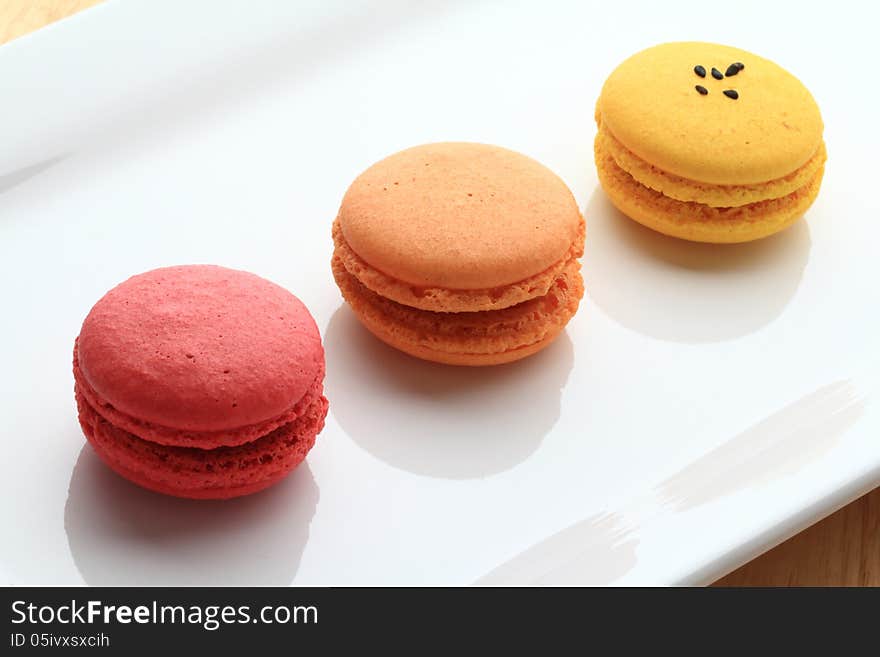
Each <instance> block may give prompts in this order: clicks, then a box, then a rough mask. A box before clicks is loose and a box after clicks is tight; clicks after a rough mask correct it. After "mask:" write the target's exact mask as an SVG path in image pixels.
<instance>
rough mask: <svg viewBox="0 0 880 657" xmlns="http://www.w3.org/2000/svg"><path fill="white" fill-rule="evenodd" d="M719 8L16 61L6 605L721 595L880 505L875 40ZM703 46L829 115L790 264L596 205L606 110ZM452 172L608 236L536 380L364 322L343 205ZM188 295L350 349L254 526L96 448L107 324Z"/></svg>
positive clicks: (274, 30)
mask: <svg viewBox="0 0 880 657" xmlns="http://www.w3.org/2000/svg"><path fill="white" fill-rule="evenodd" d="M716 4H717V6H713V5H712V4H711V3H710V4H709V5H707V4H706V3H705V2H689V3H680V4H677V5H676V4H671V3H632V2H622V1H618V2H611V3H609V2H601V3H592V4H591V3H584V2H570V3H545V2H535V3H533V4H524V5H520V6H517V7H513V6H512V3H506V2H496V3H491V2H480V3H473V2H456V3H443V2H436V3H410V2H403V1H400V2H372V3H366V2H355V3H353V2H341V1H336V2H313V3H288V2H260V3H242V2H236V1H233V0H224V1H222V2H217V1H208V0H199V1H190V2H185V3H180V2H170V1H169V2H155V1H153V0H112V1H111V2H109V3H107V4H105V5H102V6H99V7H98V8H96V9H92V10H89V11H87V12H84V13H83V14H81V15H78V16H75V17H73V18H72V19H69V20H66V21H63V22H62V23H60V24H57V25H54V26H51V27H49V28H48V29H46V30H43V31H41V32H40V33H37V34H35V35H32V36H29V37H25V38H22V39H20V40H18V41H15V42H13V43H11V44H9V45H6V46H4V47H2V48H0V80H2V87H3V89H2V93H0V97H2V101H0V144H2V148H0V280H2V281H3V283H2V284H3V300H4V313H3V315H4V319H3V322H2V323H0V338H2V345H3V365H4V368H3V371H4V376H3V377H2V383H0V386H2V395H0V399H2V400H3V402H2V403H3V409H4V411H3V428H2V444H3V449H4V453H5V454H6V455H7V456H6V457H5V464H6V467H5V470H4V476H3V477H2V478H0V481H2V483H0V487H2V488H0V490H2V493H3V494H2V495H0V508H2V518H0V519H2V522H3V526H4V528H5V529H4V540H3V541H2V542H0V578H3V579H4V580H5V581H6V582H8V583H11V584H46V583H65V584H66V583H83V582H85V583H88V584H127V583H145V584H199V583H202V584H226V583H241V584H288V583H294V584H467V583H471V582H475V581H486V582H501V583H528V582H546V583H572V584H579V583H590V584H611V583H615V584H636V583H638V584H683V583H684V584H686V583H702V582H707V581H711V580H712V579H714V578H716V577H718V576H720V575H723V574H724V573H725V572H727V571H728V570H730V569H732V568H734V567H736V566H738V565H739V564H741V563H743V562H744V561H746V560H747V559H748V558H750V557H752V556H754V555H756V554H758V553H759V552H761V551H763V550H764V549H766V548H768V547H769V546H771V545H773V544H774V543H776V542H778V541H780V540H782V539H784V538H786V537H787V536H789V535H791V534H793V533H794V532H796V531H798V530H799V529H801V528H803V527H804V526H806V525H808V524H810V523H811V522H813V521H815V520H817V519H819V518H820V517H822V516H823V515H825V514H827V513H830V512H831V511H833V510H834V509H835V508H837V507H839V506H840V505H843V504H845V503H847V502H849V501H850V500H852V499H854V498H855V497H857V496H858V495H860V494H861V493H863V492H865V491H867V490H869V489H870V488H872V487H874V486H876V485H877V484H878V481H880V440H878V435H880V408H878V393H880V385H878V384H880V381H878V379H880V371H878V363H880V347H878V336H880V310H878V298H880V295H878V291H877V285H878V283H880V257H878V255H877V239H878V237H880V203H878V200H877V199H878V196H877V194H875V193H874V188H875V187H876V184H877V183H876V180H875V177H876V161H877V160H876V158H877V152H878V150H880V139H878V130H877V127H876V125H877V124H876V121H877V106H878V101H880V94H878V88H880V84H878V83H877V81H876V80H875V79H874V77H873V73H874V71H873V69H874V64H875V62H876V56H875V55H876V53H875V52H874V51H873V49H872V45H873V43H874V41H875V38H876V35H875V34H874V31H875V25H876V21H875V20H871V19H870V17H865V16H864V15H863V13H864V7H865V5H863V4H862V5H859V6H858V7H856V6H855V3H852V4H853V6H852V7H850V8H847V7H846V3H835V11H834V12H832V13H824V12H818V11H816V12H813V11H807V10H806V9H804V8H803V6H802V5H801V4H800V3H788V4H786V3H767V2H755V3H749V2H738V3H736V4H735V5H734V6H732V5H730V3H720V4H719V3H716ZM857 9H858V11H856V10H857ZM857 13H858V14H860V15H862V18H861V19H860V20H859V21H855V22H853V21H852V16H853V15H855V14H857ZM794 19H796V20H794ZM678 39H699V40H707V41H720V42H728V43H732V44H734V45H738V46H740V47H743V48H746V49H749V50H752V51H755V52H758V53H760V54H762V55H764V56H767V57H769V58H771V59H774V60H776V61H778V62H779V63H781V64H782V65H783V66H785V67H787V68H789V69H790V70H792V71H794V72H795V73H796V74H797V75H799V76H800V77H801V78H802V79H803V80H804V82H805V83H806V84H807V86H808V87H809V88H810V89H811V90H812V92H813V93H814V95H815V96H816V98H817V99H818V101H819V104H820V107H821V108H822V111H823V115H824V118H825V121H826V138H827V144H828V151H829V158H830V159H829V162H828V167H827V173H826V178H825V182H824V185H823V188H822V192H821V194H820V196H819V199H818V201H817V202H816V204H815V205H814V206H813V208H812V209H811V210H810V211H809V212H808V214H807V216H806V219H805V220H804V221H801V222H800V223H798V224H797V225H796V226H795V227H793V228H791V229H790V230H788V231H787V232H785V233H783V234H782V235H779V236H776V237H774V238H771V239H768V240H765V241H763V242H760V243H755V244H750V245H742V246H731V247H723V246H717V247H716V246H708V245H698V244H688V243H684V242H679V241H675V240H671V239H667V238H665V237H662V236H659V235H656V234H653V233H651V232H649V231H647V230H644V229H642V228H641V227H639V226H637V225H635V224H633V223H632V222H629V221H628V220H626V219H624V218H623V217H621V216H620V215H619V214H618V213H616V212H615V211H614V210H613V209H612V208H611V206H610V205H609V203H608V201H607V200H606V198H605V197H604V195H603V194H602V192H601V190H600V189H599V188H598V186H597V181H596V175H595V171H594V167H593V161H592V139H593V135H594V133H595V128H594V123H593V106H594V103H595V100H596V97H597V95H598V93H599V90H600V88H601V85H602V81H603V80H604V78H605V76H606V75H607V74H608V73H609V72H610V71H611V70H612V69H613V67H614V66H615V65H616V64H617V63H618V62H620V61H621V60H622V59H624V58H625V57H626V56H628V55H629V54H631V53H633V52H635V51H637V50H640V49H642V48H644V47H647V46H649V45H652V44H654V43H658V42H663V41H671V40H678ZM819 44H821V45H819ZM644 74H645V76H646V77H648V76H655V75H663V71H649V70H646V71H645V73H644ZM439 140H471V141H481V142H488V143H495V144H500V145H504V146H507V147H510V148H513V149H516V150H519V151H522V152H525V153H527V154H529V155H531V156H533V157H535V158H537V159H538V160H540V161H542V162H544V163H546V164H547V165H548V166H549V167H551V168H552V169H554V170H555V171H556V172H558V173H559V174H560V175H561V176H562V177H563V178H564V179H565V180H566V182H567V183H568V184H569V185H570V186H571V188H572V190H573V191H574V193H575V196H576V197H577V199H578V201H579V203H580V204H581V206H582V208H583V210H584V213H585V217H586V220H587V227H588V228H587V248H586V253H585V255H584V259H583V265H584V272H585V279H586V285H587V296H586V298H585V300H584V303H583V305H582V306H581V310H580V312H579V313H578V315H577V317H576V318H575V319H574V320H573V321H572V323H571V324H570V326H569V328H568V330H567V332H566V334H565V335H564V336H563V337H561V338H560V339H559V340H558V341H557V342H556V343H555V344H554V345H553V346H552V347H551V348H549V349H547V350H546V351H545V352H543V353H541V354H540V355H538V356H536V357H533V358H530V359H528V360H526V361H523V362H521V363H518V364H514V365H511V366H506V367H499V368H493V369H476V370H475V369H456V368H448V367H440V366H435V365H431V364H429V363H422V362H419V361H416V360H413V359H410V358H408V357H406V356H403V355H400V354H398V353H396V352H393V351H392V350H390V349H388V348H386V347H385V346H383V345H381V344H379V343H377V341H376V340H374V339H373V338H371V337H370V336H369V335H367V334H366V332H365V331H364V330H362V329H361V328H360V327H359V325H358V324H357V322H356V321H355V320H354V318H353V317H352V314H351V313H350V312H349V311H348V310H347V309H346V308H345V307H344V306H343V304H342V301H341V298H340V295H339V293H338V291H337V289H336V287H335V286H334V283H333V280H332V277H331V275H330V270H329V260H330V254H331V250H332V244H331V239H330V224H331V221H332V220H333V217H334V215H335V213H336V210H337V208H338V204H339V201H340V199H341V197H342V194H343V192H344V191H345V189H346V187H347V185H348V184H349V182H350V181H351V180H352V179H353V178H354V176H355V175H357V173H359V172H360V171H361V170H362V169H364V168H365V167H367V166H368V165H369V164H371V163H372V162H374V161H375V160H377V159H379V158H381V157H383V156H385V155H387V154H390V153H392V152H394V151H396V150H399V149H401V148H404V147H407V146H410V145H414V144H418V143H423V142H429V141H439ZM191 262H210V263H216V264H222V265H226V266H230V267H236V268H241V269H246V270H250V271H253V272H255V273H257V274H260V275H262V276H264V277H266V278H269V279H271V280H273V281H276V282H277V283H279V284H281V285H284V286H286V287H287V288H289V289H290V290H292V291H293V292H294V293H295V294H297V295H298V296H299V297H300V298H302V299H303V301H305V303H306V304H307V305H308V306H309V308H310V309H311V310H312V312H313V314H314V315H315V318H316V319H317V322H318V325H319V327H320V329H321V331H322V334H323V336H324V339H325V343H326V351H327V363H328V370H327V380H326V390H327V396H328V397H329V399H330V403H331V406H330V415H329V416H328V419H327V426H326V428H325V429H324V431H323V433H322V434H321V435H320V436H319V440H318V444H317V446H316V447H315V449H314V450H313V452H312V453H311V454H310V456H309V458H308V464H307V465H306V466H303V467H301V468H300V469H299V470H297V471H296V472H295V474H294V475H292V476H291V477H290V478H289V479H288V480H286V481H285V482H284V483H283V484H281V485H279V486H277V487H276V488H274V489H271V490H269V491H267V492H265V493H263V494H260V495H256V496H254V497H252V498H246V499H241V500H236V501H231V502H227V503H199V502H190V501H183V500H174V499H170V498H165V497H161V496H158V495H153V494H151V493H147V492H144V491H142V490H140V489H138V488H136V487H134V486H132V485H129V484H128V483H126V482H124V481H122V480H121V479H119V478H117V477H116V476H115V475H113V474H111V473H110V472H109V471H107V470H106V469H105V468H104V467H103V466H102V465H101V464H100V463H99V462H98V460H97V459H96V457H95V456H94V455H93V454H92V452H91V450H90V449H89V448H88V447H84V440H83V437H82V435H81V432H80V429H79V427H78V425H77V421H76V414H75V409H74V403H73V381H72V375H71V372H70V361H71V348H72V345H73V340H74V337H75V336H76V334H77V332H78V330H79V326H80V323H81V322H82V320H83V318H84V316H85V314H86V313H87V312H88V310H89V308H90V307H91V305H92V304H93V303H94V302H95V301H96V300H97V299H98V298H99V297H100V296H101V295H102V294H103V293H104V292H105V291H106V290H108V289H109V288H110V287H112V286H113V285H115V284H116V283H118V282H120V281H121V280H123V279H125V278H127V277H128V276H130V275H132V274H134V273H138V272H141V271H145V270H148V269H152V268H154V267H158V266H163V265H171V264H179V263H191Z"/></svg>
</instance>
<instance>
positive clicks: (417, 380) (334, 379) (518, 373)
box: [324, 305, 574, 479]
mask: <svg viewBox="0 0 880 657" xmlns="http://www.w3.org/2000/svg"><path fill="white" fill-rule="evenodd" d="M324 343H325V347H326V354H327V379H326V384H325V385H326V389H327V397H328V399H330V413H332V414H333V416H334V418H335V419H336V420H337V422H338V423H339V425H340V426H341V427H342V429H343V430H344V431H345V432H346V434H348V436H350V437H351V439H352V440H354V442H355V443H356V444H358V445H359V446H360V447H362V448H363V449H365V450H366V451H367V452H369V453H370V454H372V455H373V456H375V457H377V458H379V459H381V460H382V461H385V462H386V463H388V464H390V465H392V466H394V467H396V468H400V469H401V470H406V471H409V472H414V473H416V474H421V475H427V476H430V477H440V478H447V479H467V478H475V477H486V476H488V475H492V474H495V473H498V472H503V471H504V470H508V469H509V468H512V467H513V466H515V465H517V464H518V463H521V462H522V461H524V460H525V459H526V458H528V457H529V455H530V454H532V453H533V452H534V451H535V450H536V449H537V448H538V446H539V445H540V444H541V441H542V440H543V438H544V436H545V435H546V434H547V432H548V431H549V430H550V428H551V427H552V426H553V425H554V424H555V423H556V421H557V420H558V419H559V410H560V399H561V390H562V388H563V386H564V385H565V382H566V380H567V379H568V374H569V372H570V371H571V368H572V364H573V361H574V350H573V347H572V344H571V340H570V339H569V337H568V335H567V334H566V333H564V332H563V334H562V335H560V336H559V338H557V339H556V341H555V342H553V344H551V345H550V346H549V347H547V348H546V349H544V350H543V351H541V352H539V353H538V354H535V355H534V356H531V357H529V358H526V359H524V360H521V361H519V362H516V363H510V364H508V365H497V366H495V367H482V368H480V367H477V368H472V367H455V366H451V365H438V364H435V363H429V362H425V361H421V360H418V359H416V358H412V357H410V356H407V355H406V354H403V353H401V352H399V351H397V350H395V349H392V348H391V347H388V346H387V345H385V344H384V343H382V342H381V341H379V340H378V339H376V338H375V337H373V335H372V334H370V333H369V332H368V331H367V330H366V329H365V328H363V327H362V326H361V324H360V323H359V322H358V320H357V318H355V316H354V314H353V313H352V312H351V310H350V309H349V308H348V306H346V305H343V306H341V307H340V308H339V309H338V310H337V311H336V312H335V313H334V314H333V317H331V319H330V322H329V324H328V325H327V330H326V332H325V334H324Z"/></svg>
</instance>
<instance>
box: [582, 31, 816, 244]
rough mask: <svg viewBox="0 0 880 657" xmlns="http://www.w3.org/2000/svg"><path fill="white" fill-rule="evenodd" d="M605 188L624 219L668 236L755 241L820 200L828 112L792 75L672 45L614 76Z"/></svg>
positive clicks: (604, 115)
mask: <svg viewBox="0 0 880 657" xmlns="http://www.w3.org/2000/svg"><path fill="white" fill-rule="evenodd" d="M596 122H597V124H598V126H599V131H598V134H597V136H596V141H595V155H596V166H597V169H598V172H599V180H600V182H601V183H602V186H603V187H604V188H605V191H606V192H607V194H608V196H609V198H610V199H611V201H612V202H613V203H614V205H616V206H617V207H618V208H619V209H620V210H621V211H622V212H623V213H624V214H626V215H628V216H629V217H631V218H632V219H635V220H636V221H638V222H640V223H642V224H644V225H646V226H648V227H650V228H653V229H655V230H657V231H660V232H662V233H666V234H667V235H673V236H675V237H681V238H684V239H688V240H694V241H699V242H746V241H749V240H754V239H759V238H761V237H766V236H767V235H771V234H773V233H776V232H778V231H780V230H782V229H784V228H786V227H787V226H789V225H791V224H792V223H793V222H794V221H796V220H797V219H798V218H799V217H800V216H801V215H803V214H804V212H805V211H806V210H807V208H809V207H810V205H811V204H812V203H813V201H814V199H815V198H816V195H817V194H818V193H819V186H820V184H821V182H822V174H823V171H824V167H825V157H826V156H825V144H824V141H823V137H822V132H823V125H822V117H821V115H820V114H819V108H818V107H817V105H816V102H815V101H814V100H813V97H812V96H811V95H810V92H809V91H807V89H806V88H805V87H804V85H803V84H801V82H800V81H799V80H798V79H797V78H795V77H794V76H793V75H792V74H791V73H789V72H787V71H786V70H784V69H783V68H781V67H780V66H778V65H777V64H774V63H773V62H771V61H768V60H766V59H764V58H762V57H758V56H757V55H753V54H752V53H749V52H746V51H744V50H739V49H737V48H731V47H728V46H721V45H716V44H711V43H690V42H688V43H667V44H663V45H659V46H655V47H653V48H649V49H647V50H644V51H642V52H640V53H637V54H635V55H633V56H632V57H630V58H629V59H627V60H626V61H624V62H623V63H622V64H621V65H620V66H618V67H617V69H615V70H614V72H613V73H611V75H610V76H609V77H608V79H607V81H606V82H605V85H604V87H603V88H602V93H601V95H600V97H599V101H598V103H597V105H596Z"/></svg>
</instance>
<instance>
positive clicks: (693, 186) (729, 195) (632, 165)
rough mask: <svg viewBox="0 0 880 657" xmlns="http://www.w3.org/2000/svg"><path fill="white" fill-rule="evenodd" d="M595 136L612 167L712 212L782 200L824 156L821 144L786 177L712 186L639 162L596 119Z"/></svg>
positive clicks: (808, 177)
mask: <svg viewBox="0 0 880 657" xmlns="http://www.w3.org/2000/svg"><path fill="white" fill-rule="evenodd" d="M596 120H597V123H598V126H599V132H598V134H597V135H596V142H597V144H596V148H597V150H598V151H600V152H601V153H606V154H608V155H610V156H611V157H612V158H613V160H614V163H615V164H616V165H617V166H618V167H620V168H621V169H622V170H623V171H625V172H626V173H627V174H629V175H630V176H632V178H633V179H635V180H636V181H637V182H638V183H639V184H641V185H644V186H645V187H648V188H650V189H652V190H654V191H656V192H659V193H661V194H663V195H664V196H668V197H669V198H671V199H674V200H677V201H686V202H694V203H702V204H705V205H709V206H711V207H716V208H728V207H739V206H743V205H749V204H752V203H759V202H761V201H767V200H771V199H777V198H783V197H785V196H788V195H790V194H792V193H794V192H796V191H797V190H799V189H801V188H803V187H805V186H807V185H809V184H810V183H811V182H812V181H813V179H814V178H815V177H816V174H817V173H818V172H819V171H820V170H821V169H822V167H824V165H825V160H826V159H827V153H826V151H825V143H824V142H822V143H821V144H820V145H819V147H818V148H817V149H816V152H815V154H814V155H813V156H812V157H811V158H810V159H809V160H808V161H807V162H806V163H805V164H804V165H803V166H801V167H799V168H798V169H796V170H794V171H793V172H791V173H790V174H788V175H787V176H784V177H782V178H778V179H776V180H771V181H768V182H765V183H759V184H752V185H716V184H712V183H704V182H700V181H698V180H690V179H688V178H683V177H681V176H676V175H674V174H671V173H668V172H666V171H663V170H661V169H659V168H657V167H655V166H653V165H652V164H650V163H648V162H646V161H645V160H643V159H641V158H640V157H639V156H638V155H636V154H635V153H633V152H632V151H631V150H629V149H628V148H626V146H624V145H623V144H622V143H621V142H620V141H619V140H618V139H617V138H616V137H615V136H614V134H613V133H612V132H611V130H610V129H608V127H607V126H606V125H605V124H603V123H602V120H601V116H599V115H597V117H596Z"/></svg>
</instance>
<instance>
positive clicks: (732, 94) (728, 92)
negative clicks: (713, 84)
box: [724, 89, 739, 100]
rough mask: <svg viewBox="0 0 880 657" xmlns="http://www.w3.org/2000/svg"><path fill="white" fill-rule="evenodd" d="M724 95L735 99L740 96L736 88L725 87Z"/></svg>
mask: <svg viewBox="0 0 880 657" xmlns="http://www.w3.org/2000/svg"><path fill="white" fill-rule="evenodd" d="M724 95H725V96H727V97H728V98H733V99H734V100H736V99H737V98H739V94H738V93H737V92H736V89H725V90H724Z"/></svg>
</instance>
